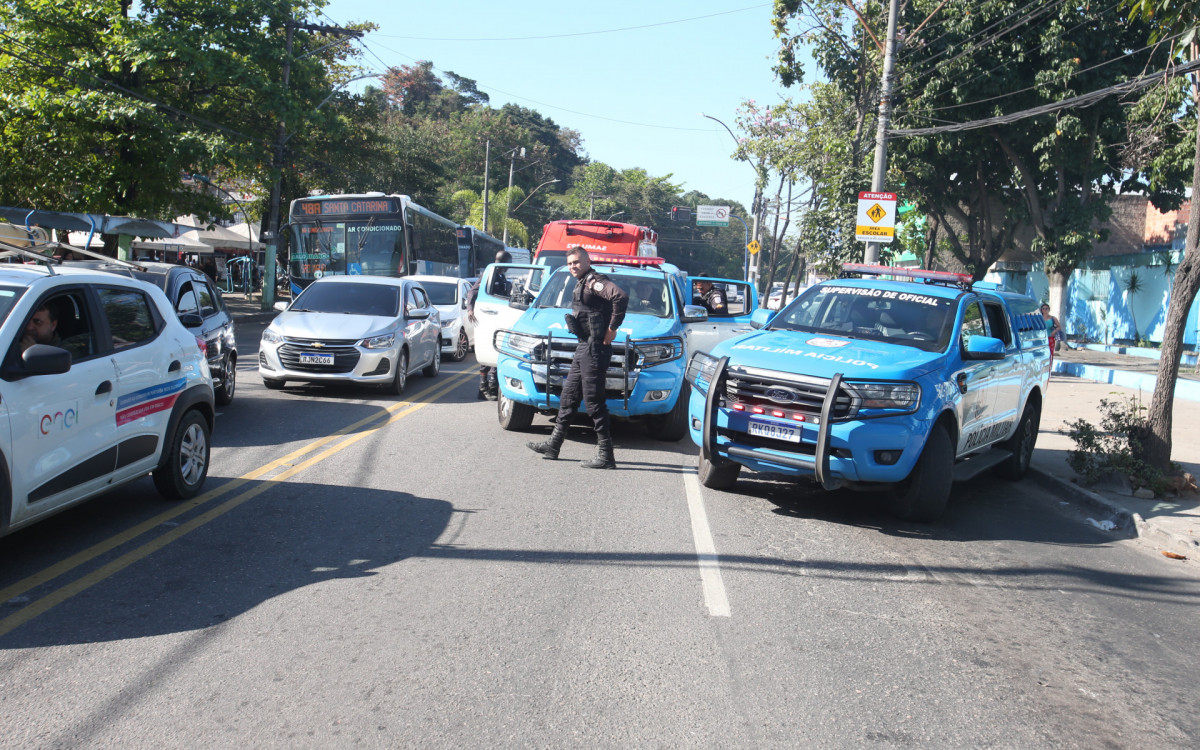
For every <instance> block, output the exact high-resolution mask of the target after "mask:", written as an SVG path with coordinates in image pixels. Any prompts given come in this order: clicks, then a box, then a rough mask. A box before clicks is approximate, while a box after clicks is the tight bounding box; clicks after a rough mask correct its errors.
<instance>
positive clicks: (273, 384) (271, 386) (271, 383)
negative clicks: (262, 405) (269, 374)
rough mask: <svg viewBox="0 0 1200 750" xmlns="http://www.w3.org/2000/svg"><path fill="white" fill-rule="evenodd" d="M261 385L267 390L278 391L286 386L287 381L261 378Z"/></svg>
mask: <svg viewBox="0 0 1200 750" xmlns="http://www.w3.org/2000/svg"><path fill="white" fill-rule="evenodd" d="M263 385H264V386H266V387H267V390H271V391H278V390H279V389H281V388H283V387H284V386H285V385H287V381H286V380H276V379H275V378H263Z"/></svg>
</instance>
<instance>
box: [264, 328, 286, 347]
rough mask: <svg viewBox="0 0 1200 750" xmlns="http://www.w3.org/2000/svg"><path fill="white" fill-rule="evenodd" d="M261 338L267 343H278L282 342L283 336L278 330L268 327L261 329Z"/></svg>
mask: <svg viewBox="0 0 1200 750" xmlns="http://www.w3.org/2000/svg"><path fill="white" fill-rule="evenodd" d="M262 340H263V341H264V342H266V343H268V344H279V343H282V342H283V336H282V335H281V334H280V333H279V332H278V331H272V330H271V329H270V328H268V329H266V330H265V331H263V334H262Z"/></svg>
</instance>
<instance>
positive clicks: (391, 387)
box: [387, 349, 408, 396]
mask: <svg viewBox="0 0 1200 750" xmlns="http://www.w3.org/2000/svg"><path fill="white" fill-rule="evenodd" d="M406 385H408V350H407V349H401V350H400V356H399V357H397V358H396V374H395V375H394V376H393V377H392V382H391V383H388V386H387V390H388V393H390V394H392V395H393V396H399V395H400V394H402V393H404V387H405V386H406Z"/></svg>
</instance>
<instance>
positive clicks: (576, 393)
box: [528, 247, 629, 469]
mask: <svg viewBox="0 0 1200 750" xmlns="http://www.w3.org/2000/svg"><path fill="white" fill-rule="evenodd" d="M567 270H569V271H570V272H571V275H572V276H574V277H575V279H576V281H575V292H574V295H573V296H572V299H571V314H568V315H567V316H566V321H567V329H568V330H569V331H570V332H571V333H573V334H575V336H576V337H578V338H579V344H578V345H576V347H575V356H573V357H572V358H571V370H570V372H568V373H567V378H566V380H564V381H563V389H562V395H561V396H560V397H559V407H558V418H557V419H556V420H555V421H554V432H552V433H550V438H549V439H548V440H546V441H545V442H542V443H529V444H528V445H529V447H530V449H532V450H534V451H537V452H538V453H541V454H542V457H543V458H551V459H553V458H558V451H559V448H561V447H562V444H563V439H564V438H566V436H567V425H568V424H570V422H571V414H572V412H574V411H575V409H576V407H578V406H579V403H580V401H581V400H582V401H583V404H584V407H585V408H586V409H587V413H588V416H590V417H591V418H592V424H593V426H594V427H595V430H596V444H597V445H596V447H597V452H596V457H595V458H593V459H592V460H590V461H584V462H583V465H584V466H586V467H587V468H589V469H615V468H617V462H616V459H615V458H614V457H613V444H612V435H610V434H609V420H608V404H607V403H605V400H604V380H605V376H606V375H607V373H608V365H609V362H610V361H611V360H612V342H613V339H614V338H616V335H617V327H618V326H620V325H621V321H622V320H624V319H625V308H626V306H627V305H628V304H629V297H628V296H627V295H626V294H625V292H624V291H622V290H621V287H619V286H617V285H616V284H614V283H613V282H612V280H611V279H609V278H608V277H607V276H605V275H604V274H602V273H597V272H596V271H595V270H594V269H593V268H592V259H591V256H589V255H588V253H587V250H584V249H583V248H581V247H576V248H572V249H571V250H570V251H568V252H567Z"/></svg>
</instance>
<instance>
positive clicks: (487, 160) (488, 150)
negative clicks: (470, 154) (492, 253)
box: [481, 138, 492, 234]
mask: <svg viewBox="0 0 1200 750" xmlns="http://www.w3.org/2000/svg"><path fill="white" fill-rule="evenodd" d="M491 163H492V139H491V138H488V139H487V141H485V142H484V146H483V226H482V227H481V229H483V233H484V234H490V233H489V232H488V225H487V215H488V166H489V165H490V164H491Z"/></svg>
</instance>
